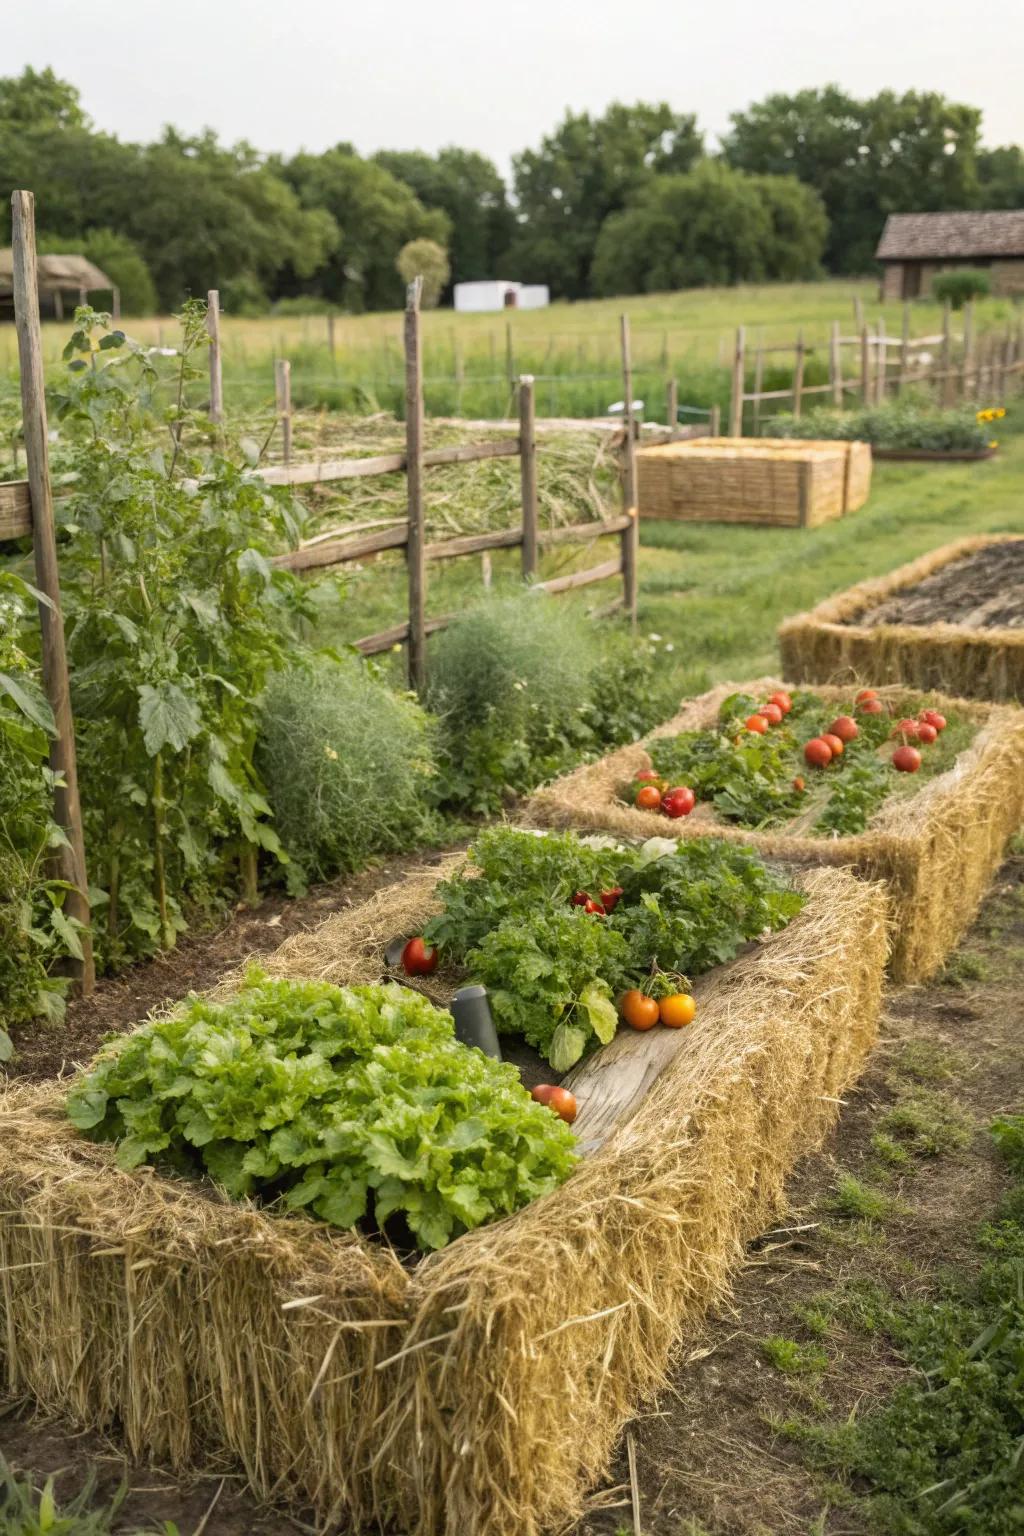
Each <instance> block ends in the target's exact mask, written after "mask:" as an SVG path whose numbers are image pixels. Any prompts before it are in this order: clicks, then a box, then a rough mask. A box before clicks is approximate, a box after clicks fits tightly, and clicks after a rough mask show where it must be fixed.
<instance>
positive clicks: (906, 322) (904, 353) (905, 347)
mask: <svg viewBox="0 0 1024 1536" xmlns="http://www.w3.org/2000/svg"><path fill="white" fill-rule="evenodd" d="M909 372H910V304H909V302H907V301H906V300H904V304H903V330H902V333H901V335H900V372H899V377H898V378H897V380H896V393H897V395H902V393H903V391H904V390H905V389H906V387H907V374H908V373H909Z"/></svg>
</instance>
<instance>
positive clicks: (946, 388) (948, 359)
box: [941, 299, 953, 406]
mask: <svg viewBox="0 0 1024 1536" xmlns="http://www.w3.org/2000/svg"><path fill="white" fill-rule="evenodd" d="M952 391H953V307H952V305H951V304H950V302H949V300H948V299H947V300H946V302H945V304H943V306H942V390H941V397H942V403H943V405H945V406H948V405H952V403H953V393H952Z"/></svg>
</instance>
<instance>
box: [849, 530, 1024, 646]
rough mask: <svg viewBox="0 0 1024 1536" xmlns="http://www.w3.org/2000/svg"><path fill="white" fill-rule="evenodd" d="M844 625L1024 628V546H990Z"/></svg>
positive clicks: (1018, 543)
mask: <svg viewBox="0 0 1024 1536" xmlns="http://www.w3.org/2000/svg"><path fill="white" fill-rule="evenodd" d="M844 622H846V623H857V624H863V625H864V626H865V627H866V628H868V629H873V628H874V627H875V626H876V625H879V624H915V625H918V624H962V625H964V627H965V628H967V629H1000V628H1006V629H1021V628H1024V542H1022V541H1021V540H1019V539H1008V540H1007V541H1006V542H1005V543H1002V544H988V545H986V546H985V547H984V548H983V549H979V550H977V551H976V552H975V553H974V554H970V555H967V556H965V557H964V559H962V560H954V561H951V562H950V564H949V565H944V566H941V567H940V569H939V570H937V571H935V572H934V574H932V575H931V576H926V577H925V579H924V580H923V581H920V582H918V583H916V585H914V586H910V587H904V588H903V589H902V591H900V592H899V593H898V594H896V595H894V596H892V597H890V598H887V599H886V601H885V602H883V603H879V604H878V606H877V607H876V608H869V609H868V610H867V611H866V612H865V613H863V614H860V615H859V616H857V617H856V618H852V617H851V618H850V619H847V620H845V621H844Z"/></svg>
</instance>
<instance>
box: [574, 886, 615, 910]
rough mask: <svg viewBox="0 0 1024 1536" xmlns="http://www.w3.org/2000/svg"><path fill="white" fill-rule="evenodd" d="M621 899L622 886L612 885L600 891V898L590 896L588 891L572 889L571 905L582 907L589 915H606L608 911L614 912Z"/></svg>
mask: <svg viewBox="0 0 1024 1536" xmlns="http://www.w3.org/2000/svg"><path fill="white" fill-rule="evenodd" d="M621 899H622V886H621V885H613V886H612V887H611V888H610V889H609V890H607V891H602V892H601V896H600V899H598V898H597V897H595V896H591V894H590V892H589V891H573V893H572V905H573V906H574V907H582V908H583V910H584V912H589V913H590V914H591V916H596V917H607V916H608V913H609V912H614V911H615V908H616V907H617V906H618V904H619V902H620V900H621Z"/></svg>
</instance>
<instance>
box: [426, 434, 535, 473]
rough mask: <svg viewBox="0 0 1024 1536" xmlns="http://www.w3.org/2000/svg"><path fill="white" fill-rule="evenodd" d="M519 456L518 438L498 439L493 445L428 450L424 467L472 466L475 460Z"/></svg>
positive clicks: (482, 444) (475, 444) (474, 444)
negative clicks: (443, 465)
mask: <svg viewBox="0 0 1024 1536" xmlns="http://www.w3.org/2000/svg"><path fill="white" fill-rule="evenodd" d="M518 456H519V438H518V437H499V438H496V439H495V441H494V442H493V443H459V444H456V445H453V446H452V447H451V448H428V449H427V450H426V452H425V453H424V455H423V462H424V464H425V465H427V466H429V467H431V468H434V467H436V466H437V465H438V464H472V463H474V462H475V460H477V459H514V458H517V457H518Z"/></svg>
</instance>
